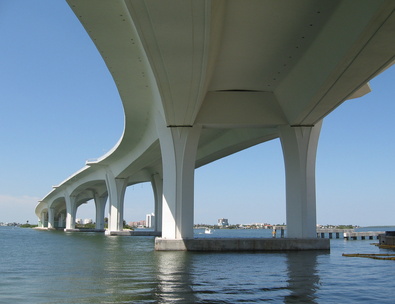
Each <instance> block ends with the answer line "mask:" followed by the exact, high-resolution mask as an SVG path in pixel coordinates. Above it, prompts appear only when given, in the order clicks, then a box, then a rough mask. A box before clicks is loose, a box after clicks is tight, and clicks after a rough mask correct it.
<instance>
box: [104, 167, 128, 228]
mask: <svg viewBox="0 0 395 304" xmlns="http://www.w3.org/2000/svg"><path fill="white" fill-rule="evenodd" d="M106 185H107V190H108V198H109V203H110V205H109V211H108V230H107V232H106V233H107V234H111V232H114V231H122V230H123V204H124V198H125V191H126V186H127V181H126V180H125V179H119V178H115V177H114V175H113V173H112V172H111V171H110V170H108V171H107V174H106Z"/></svg>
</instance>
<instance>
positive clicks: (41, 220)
mask: <svg viewBox="0 0 395 304" xmlns="http://www.w3.org/2000/svg"><path fill="white" fill-rule="evenodd" d="M45 215H46V213H45V212H44V211H42V212H41V218H40V223H41V228H44V227H45Z"/></svg>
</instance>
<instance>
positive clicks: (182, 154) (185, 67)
mask: <svg viewBox="0 0 395 304" xmlns="http://www.w3.org/2000/svg"><path fill="white" fill-rule="evenodd" d="M68 3H69V5H70V7H71V9H72V10H73V11H74V13H75V14H76V16H77V17H78V18H79V20H80V21H81V24H82V25H83V27H84V28H85V30H86V31H87V33H88V34H89V36H90V37H91V39H92V40H93V42H94V43H95V45H96V47H97V49H98V51H99V52H100V54H101V55H102V57H103V59H104V61H105V63H106V65H107V67H108V69H109V71H110V72H111V74H112V76H113V78H114V81H115V83H116V86H117V88H118V91H119V94H120V97H121V100H122V103H123V107H124V112H125V127H124V133H123V136H122V138H121V139H120V140H119V142H118V144H117V145H116V146H115V147H114V148H113V149H112V150H111V151H109V152H108V153H107V154H106V155H104V156H103V157H101V158H100V159H98V160H95V161H89V162H87V163H86V166H85V167H84V168H82V169H81V170H80V171H78V172H76V173H75V174H74V175H72V176H71V177H69V178H68V179H66V180H65V181H64V182H62V183H61V184H59V185H58V186H56V187H54V189H53V190H52V191H51V192H50V193H49V194H48V195H47V196H45V197H44V198H43V199H42V200H41V201H40V202H39V203H38V205H37V207H36V209H35V212H36V215H37V216H38V217H39V219H40V222H41V225H42V226H43V227H47V228H58V227H64V228H65V229H66V230H72V229H74V228H75V216H76V210H77V208H78V206H80V205H81V204H83V203H85V202H87V201H89V200H92V199H94V202H95V205H96V228H97V229H104V216H105V215H104V210H105V205H106V204H107V203H108V204H109V215H108V218H109V223H108V230H107V232H108V233H110V234H111V233H114V232H118V231H122V230H123V203H124V202H123V199H124V194H125V189H126V188H127V187H128V186H129V185H133V184H137V183H141V182H151V183H152V187H153V191H154V197H155V215H156V216H155V219H156V227H157V230H158V231H159V232H161V233H162V240H186V239H190V238H193V218H194V214H193V209H194V202H193V196H194V170H195V168H197V167H200V166H203V165H205V164H208V163H210V162H212V161H215V160H217V159H219V158H222V157H224V156H227V155H230V154H232V153H235V152H238V151H240V150H243V149H246V148H248V147H251V146H253V145H256V144H259V143H263V142H265V141H269V140H272V139H274V138H280V140H281V143H282V148H283V154H284V159H285V171H286V214H287V227H288V237H290V238H300V239H305V238H315V237H316V206H315V205H316V202H315V156H316V148H317V143H318V138H319V133H320V127H321V122H322V119H323V118H324V117H325V116H326V115H328V114H329V113H330V112H331V111H333V110H334V109H335V108H336V107H337V106H339V105H340V104H341V103H342V102H344V101H345V100H347V99H351V98H356V97H360V96H362V95H364V94H366V93H368V92H369V91H370V88H369V85H368V81H369V80H370V79H372V78H373V77H375V76H376V75H377V74H379V73H380V72H381V71H383V70H384V69H386V68H387V67H388V66H390V65H391V64H392V62H393V60H394V53H395V52H394V50H395V40H394V39H393V34H394V32H395V14H394V9H395V2H394V1H392V0H387V1H384V0H375V1H370V0H361V1H340V0H339V1H335V0H333V1H315V0H300V1H265V0H264V1H262V0H248V1H241V0H228V1H225V0H215V1H210V0H198V1H196V0H182V1H181V0H163V1H149V0H147V1H143V0H112V1H105V0H85V1H77V0H68Z"/></svg>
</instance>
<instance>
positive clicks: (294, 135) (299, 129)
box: [280, 121, 322, 238]
mask: <svg viewBox="0 0 395 304" xmlns="http://www.w3.org/2000/svg"><path fill="white" fill-rule="evenodd" d="M321 125H322V121H320V122H319V123H317V124H316V125H315V126H281V127H280V139H281V145H282V149H283V154H284V163H285V177H286V204H287V207H286V214H287V235H288V237H289V238H315V237H316V222H317V219H316V196H315V162H316V152H317V145H318V138H319V134H320V130H321Z"/></svg>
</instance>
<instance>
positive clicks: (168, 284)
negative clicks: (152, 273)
mask: <svg viewBox="0 0 395 304" xmlns="http://www.w3.org/2000/svg"><path fill="white" fill-rule="evenodd" d="M155 256H156V265H157V275H156V278H157V287H156V299H157V300H158V302H159V303H195V302H196V301H197V299H196V297H195V295H194V293H193V289H192V285H193V283H192V279H191V274H192V273H193V270H192V264H191V263H192V259H191V255H190V254H189V253H188V252H156V254H155Z"/></svg>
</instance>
